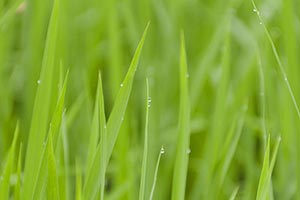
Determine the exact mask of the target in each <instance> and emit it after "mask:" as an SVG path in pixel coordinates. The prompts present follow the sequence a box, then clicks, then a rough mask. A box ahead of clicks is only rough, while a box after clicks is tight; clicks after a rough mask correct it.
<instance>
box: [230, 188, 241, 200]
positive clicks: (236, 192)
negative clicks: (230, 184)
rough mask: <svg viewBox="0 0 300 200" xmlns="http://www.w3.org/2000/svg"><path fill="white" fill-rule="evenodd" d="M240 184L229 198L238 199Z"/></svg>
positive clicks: (231, 199)
mask: <svg viewBox="0 0 300 200" xmlns="http://www.w3.org/2000/svg"><path fill="white" fill-rule="evenodd" d="M239 188H240V187H239V186H237V187H236V188H235V189H234V190H233V192H232V194H231V195H230V198H229V200H235V199H236V196H237V194H238V192H239Z"/></svg>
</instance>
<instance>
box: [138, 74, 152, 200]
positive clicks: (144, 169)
mask: <svg viewBox="0 0 300 200" xmlns="http://www.w3.org/2000/svg"><path fill="white" fill-rule="evenodd" d="M146 85H147V86H146V87H147V101H146V119H145V135H144V137H145V138H144V153H143V162H142V172H141V183H140V193H139V200H143V199H144V198H145V185H146V174H147V159H148V129H149V128H148V121H149V108H150V106H151V98H150V94H149V82H148V79H147V80H146Z"/></svg>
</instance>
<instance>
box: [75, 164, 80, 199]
mask: <svg viewBox="0 0 300 200" xmlns="http://www.w3.org/2000/svg"><path fill="white" fill-rule="evenodd" d="M81 188H82V178H81V167H80V163H79V161H78V160H76V192H75V194H76V195H75V199H76V200H81V199H82V198H81V197H82V194H81V190H82V189H81Z"/></svg>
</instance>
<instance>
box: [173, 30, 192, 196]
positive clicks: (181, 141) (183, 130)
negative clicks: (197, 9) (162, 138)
mask: <svg viewBox="0 0 300 200" xmlns="http://www.w3.org/2000/svg"><path fill="white" fill-rule="evenodd" d="M189 123H190V104H189V92H188V72H187V62H186V51H185V41H184V35H183V32H181V50H180V110H179V127H178V130H179V133H178V136H177V137H178V138H177V150H176V158H175V166H174V173H173V187H172V199H173V200H176V199H178V200H180V199H184V197H185V185H186V177H187V170H188V169H187V168H188V159H189V158H188V153H187V152H188V149H189V143H190V130H189V129H190V128H189Z"/></svg>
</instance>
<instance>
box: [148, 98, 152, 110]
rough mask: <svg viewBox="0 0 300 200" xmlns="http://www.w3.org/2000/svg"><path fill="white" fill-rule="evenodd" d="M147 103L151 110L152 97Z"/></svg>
mask: <svg viewBox="0 0 300 200" xmlns="http://www.w3.org/2000/svg"><path fill="white" fill-rule="evenodd" d="M147 102H148V108H150V107H151V102H152V99H151V97H148V100H147Z"/></svg>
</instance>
